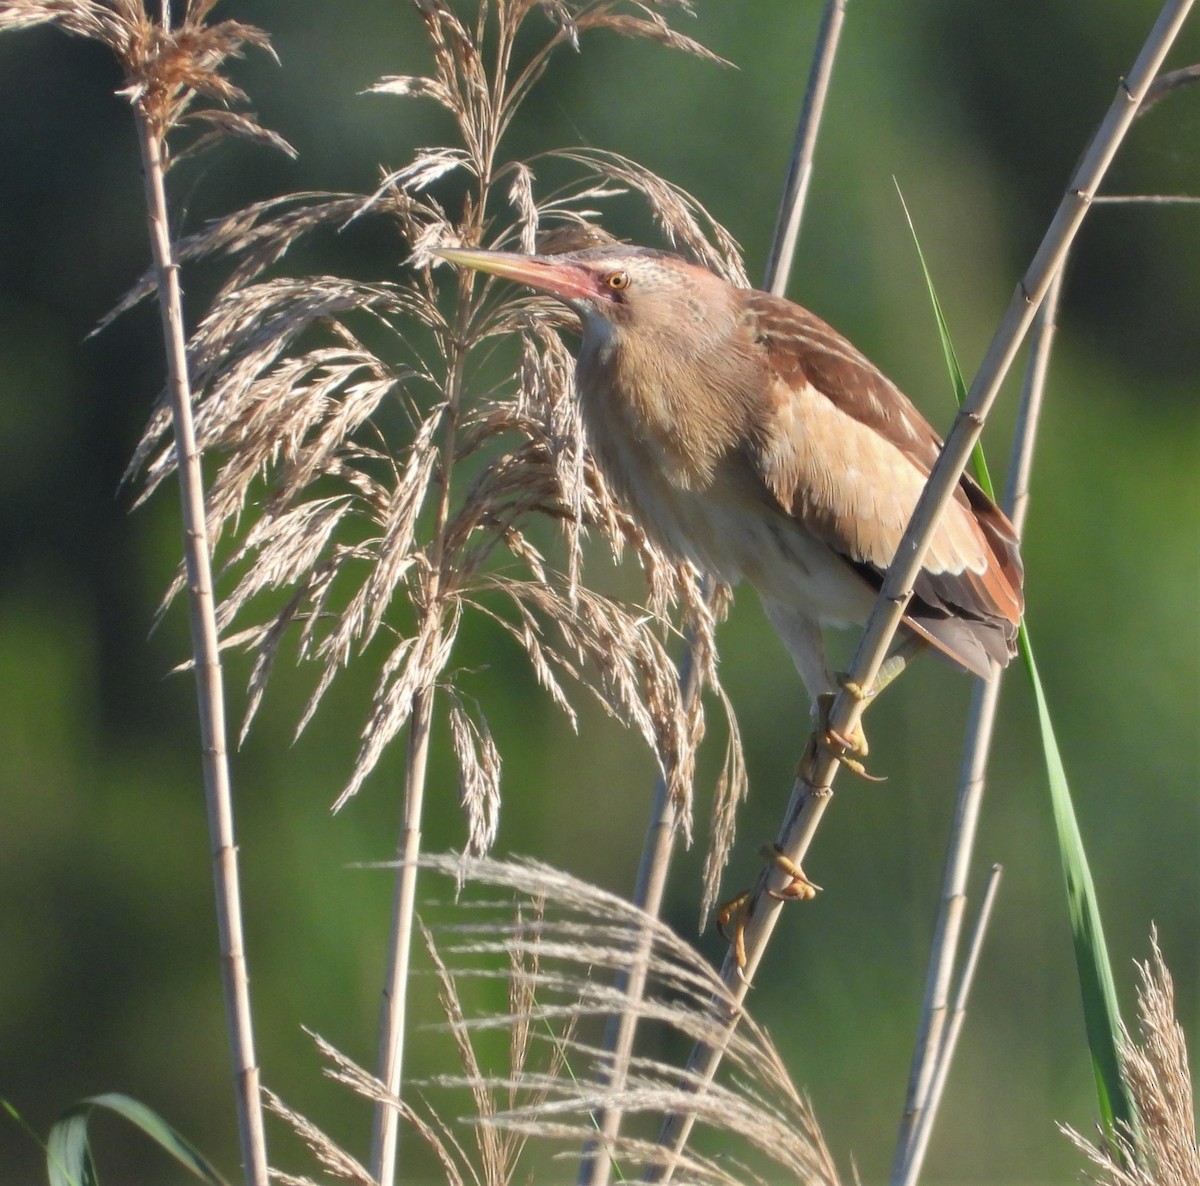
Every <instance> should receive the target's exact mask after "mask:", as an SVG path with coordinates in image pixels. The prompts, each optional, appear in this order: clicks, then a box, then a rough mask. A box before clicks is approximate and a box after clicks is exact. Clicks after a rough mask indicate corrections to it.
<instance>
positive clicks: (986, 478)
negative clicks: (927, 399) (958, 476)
mask: <svg viewBox="0 0 1200 1186" xmlns="http://www.w3.org/2000/svg"><path fill="white" fill-rule="evenodd" d="M892 184H893V185H895V186H896V193H897V194H899V195H900V206H901V208H902V209H903V210H904V218H905V220H906V221H907V222H908V230H909V233H910V234H911V235H912V241H913V246H914V247H916V249H917V259H918V260H919V261H920V263H921V271H922V272H923V273H924V276H925V291H926V292H928V293H929V300H930V302H931V303H932V304H933V316H934V319H935V320H936V321H937V327H938V337H939V338H940V339H941V342H942V354H943V355H944V356H945V359H946V370H947V371H948V372H949V374H950V382H951V383H952V384H953V386H954V399H955V401H956V402H957V404H958V406H959V407H960V408H961V407H962V405H963V402H964V401H965V400H966V398H967V384H966V382H965V380H964V379H963V373H962V367H960V366H959V365H958V355H957V354H956V353H955V352H954V343H953V342H952V341H951V340H950V327H949V325H948V324H947V323H946V318H945V315H944V314H943V313H942V302H941V301H939V300H938V298H937V292H936V291H935V290H934V287H933V277H932V276H931V275H930V274H929V266H928V264H926V263H925V253H924V252H923V251H922V250H921V241H920V240H919V239H918V238H917V228H916V226H915V225H914V224H913V220H912V215H911V214H910V213H909V212H908V203H907V202H905V200H904V194H902V193H901V192H900V184H899V182H897V181H896V179H895V178H894V177H893V178H892ZM971 463H972V465H973V466H974V469H975V480H976V481H977V482H978V483H979V485H980V486H981V487H982V489H983V492H984V494H986V495H987V496H988V498H990V499H992V501H993V502H994V501H995V499H996V494H995V491H994V490H993V488H992V475H991V473H990V471H989V470H988V464H987V458H985V457H984V455H983V446H982V445H981V444H979V443H978V442H976V444H975V449H974V452H972V454H971Z"/></svg>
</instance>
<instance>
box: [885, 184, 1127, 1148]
mask: <svg viewBox="0 0 1200 1186" xmlns="http://www.w3.org/2000/svg"><path fill="white" fill-rule="evenodd" d="M896 192H897V193H899V192H900V187H899V185H897V186H896ZM900 204H901V206H902V207H903V208H904V217H905V219H907V221H908V229H909V231H910V232H911V234H912V238H913V243H914V245H915V246H916V249H917V258H918V259H919V260H920V263H921V271H922V272H923V273H924V275H925V286H926V288H927V290H928V292H929V299H930V301H931V302H932V304H933V313H934V317H935V318H936V319H937V327H938V335H939V336H940V338H941V342H942V352H943V354H944V355H945V358H946V369H947V371H948V372H949V374H950V380H951V383H952V384H953V386H954V394H955V398H956V399H957V400H958V403H959V404H960V405H961V404H962V402H963V400H964V399H965V398H966V384H965V382H964V381H963V375H962V369H961V368H960V367H959V365H958V358H957V356H956V354H955V351H954V344H953V342H952V341H951V339H950V330H949V327H948V325H947V324H946V318H945V316H944V315H943V313H942V306H941V302H940V301H939V300H938V298H937V293H936V292H935V291H934V286H933V278H932V276H931V275H930V273H929V268H928V266H927V265H926V263H925V255H924V253H923V252H922V251H921V244H920V242H919V240H918V239H917V231H916V227H915V226H914V225H913V220H912V216H911V215H910V214H909V210H908V206H907V205H906V204H905V202H904V195H903V194H900ZM974 465H975V473H976V478H977V480H978V481H979V484H980V486H982V487H983V489H984V491H985V492H986V493H987V495H988V496H989V497H990V498H994V497H995V495H994V494H993V492H992V491H993V488H992V482H991V476H990V474H989V473H988V468H987V462H986V461H985V459H984V456H983V449H982V447H981V446H980V445H978V444H977V445H976V446H975V453H974ZM1019 646H1020V652H1021V657H1022V659H1023V660H1024V663H1025V668H1026V670H1027V671H1028V673H1029V681H1030V685H1031V686H1032V688H1033V695H1034V700H1035V702H1036V704H1037V710H1038V725H1039V731H1040V733H1041V738H1042V750H1043V753H1044V755H1045V762H1046V776H1047V782H1048V784H1049V790H1050V802H1051V807H1052V810H1053V813H1054V826H1055V831H1056V833H1057V836H1058V851H1059V857H1060V859H1061V861H1062V867H1063V876H1064V878H1065V881H1066V890H1067V911H1068V915H1069V917H1070V922H1071V938H1072V943H1073V946H1074V949H1075V966H1076V969H1077V972H1078V975H1079V991H1080V996H1081V998H1082V1002H1083V1020H1084V1029H1085V1031H1086V1033H1087V1042H1088V1049H1089V1052H1090V1054H1091V1059H1092V1070H1093V1073H1094V1074H1095V1077H1096V1096H1097V1099H1098V1101H1099V1105H1100V1117H1101V1120H1102V1122H1103V1124H1104V1129H1105V1132H1106V1133H1107V1134H1108V1136H1109V1137H1110V1138H1111V1137H1112V1136H1113V1135H1114V1133H1115V1132H1116V1131H1117V1127H1116V1126H1117V1125H1125V1126H1127V1130H1128V1131H1133V1130H1134V1129H1135V1127H1136V1125H1137V1110H1136V1108H1135V1106H1134V1103H1133V1100H1132V1099H1131V1097H1130V1095H1129V1092H1128V1089H1127V1088H1126V1085H1125V1081H1124V1080H1123V1079H1122V1077H1121V1063H1120V1058H1119V1057H1118V1054H1117V1049H1118V1042H1119V1039H1120V1033H1121V1023H1120V1013H1119V1012H1118V1009H1117V993H1116V988H1115V986H1114V982H1113V974H1112V964H1111V963H1110V962H1109V958H1108V948H1107V946H1106V944H1105V942H1104V928H1103V925H1102V924H1101V921H1100V907H1099V903H1098V902H1097V900H1096V887H1095V885H1094V883H1093V882H1092V875H1091V870H1090V869H1089V867H1088V861H1087V854H1086V853H1085V851H1084V847H1083V837H1082V835H1081V834H1080V831H1079V825H1078V823H1077V821H1076V819H1075V808H1074V805H1073V804H1072V801H1071V790H1070V787H1069V785H1068V783H1067V775H1066V769H1065V767H1064V766H1063V761H1062V755H1061V753H1060V752H1059V748H1058V741H1057V739H1056V737H1055V735H1054V725H1053V722H1052V721H1051V719H1050V710H1049V707H1048V706H1047V704H1046V696H1045V692H1044V691H1043V689H1042V684H1041V680H1040V679H1039V678H1038V671H1037V666H1036V664H1035V663H1034V659H1033V648H1032V646H1031V645H1030V641H1029V632H1028V630H1027V628H1026V626H1025V624H1024V623H1022V624H1021V629H1020V634H1019ZM1114 1147H1115V1146H1114Z"/></svg>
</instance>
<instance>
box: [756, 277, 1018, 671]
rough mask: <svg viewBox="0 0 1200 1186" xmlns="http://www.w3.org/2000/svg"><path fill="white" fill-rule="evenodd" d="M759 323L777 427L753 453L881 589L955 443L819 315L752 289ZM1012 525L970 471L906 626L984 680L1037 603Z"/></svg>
mask: <svg viewBox="0 0 1200 1186" xmlns="http://www.w3.org/2000/svg"><path fill="white" fill-rule="evenodd" d="M744 316H745V323H746V328H747V330H748V331H749V332H750V334H752V336H753V338H754V341H755V345H756V347H757V348H758V349H757V351H756V353H758V354H759V356H760V357H762V358H764V359H765V364H764V365H765V366H766V368H767V372H768V373H767V375H766V379H767V382H766V383H765V384H764V386H763V388H762V389H763V390H765V391H766V392H767V395H766V396H765V397H764V398H765V399H766V400H767V401H768V406H767V407H766V408H763V409H761V411H762V413H763V414H762V415H761V416H760V417H758V418H756V419H757V422H758V423H760V424H763V425H766V426H769V427H768V428H766V429H765V430H764V431H763V433H762V437H761V439H760V440H756V441H754V442H753V443H752V444H751V446H750V450H749V452H750V454H751V456H750V460H751V461H752V463H753V464H754V466H755V468H756V469H757V471H758V473H759V475H760V477H761V478H762V479H763V481H764V483H765V485H766V486H767V488H768V490H769V491H770V493H771V494H772V495H773V496H774V498H775V499H776V500H777V501H778V503H779V505H780V506H781V507H782V508H783V509H785V510H786V511H787V512H788V513H789V514H791V515H793V516H794V517H795V518H797V519H798V520H800V522H801V523H803V525H804V526H805V528H806V529H807V530H808V531H810V532H811V533H812V534H814V535H816V536H817V537H818V538H820V539H821V540H822V541H824V542H825V543H827V544H828V545H829V546H830V547H831V548H833V549H834V550H835V551H836V552H838V553H839V554H840V555H842V556H843V557H845V559H846V561H847V562H848V563H849V564H851V565H852V566H853V567H854V568H855V569H856V570H857V571H858V572H859V573H860V574H861V575H862V576H863V577H864V579H866V580H867V581H868V582H870V583H871V584H872V585H873V586H874V587H876V588H878V586H879V585H880V583H881V582H882V579H883V573H884V571H885V570H886V569H887V566H888V565H889V564H890V563H891V561H892V558H893V557H894V556H895V554H896V548H897V546H898V544H899V542H900V537H901V536H902V535H903V533H904V529H905V527H906V526H907V524H908V520H909V518H910V517H911V515H912V511H913V508H914V507H915V506H916V502H917V499H918V498H919V496H920V493H921V490H922V488H923V487H924V485H925V481H926V479H927V478H928V476H929V472H930V469H931V468H932V467H933V464H934V461H935V460H936V459H937V456H938V453H939V452H940V450H941V446H942V442H941V440H940V438H939V437H938V436H937V434H936V433H935V432H934V431H933V429H932V428H931V427H930V426H929V424H928V422H927V421H926V420H925V418H924V417H923V416H922V415H921V413H920V412H919V411H918V410H917V408H916V407H915V406H914V405H913V404H912V402H911V401H910V400H909V399H908V398H907V397H906V396H905V395H904V394H903V392H901V391H900V390H899V388H897V387H896V385H895V384H894V383H892V382H891V381H890V380H889V379H888V378H887V377H886V376H885V375H884V374H883V373H882V372H881V371H880V370H879V369H878V368H877V367H876V366H874V365H873V364H872V363H871V362H870V361H869V360H868V359H867V358H866V357H865V356H864V355H863V354H862V353H861V352H860V351H858V350H856V349H855V348H854V346H852V345H851V344H850V343H849V342H848V341H847V340H846V339H845V338H843V337H842V336H841V335H840V334H839V333H837V331H836V330H834V329H833V328H831V327H830V326H829V325H827V324H826V323H825V322H824V321H822V320H821V319H820V318H819V317H816V316H815V315H814V314H812V313H809V312H808V311H807V310H805V309H802V308H800V307H799V306H798V305H794V304H792V303H791V302H789V301H784V300H780V299H778V298H776V297H772V296H769V295H767V294H766V293H759V292H752V293H747V299H746V305H745V314H744ZM1021 584H1022V569H1021V561H1020V556H1019V553H1018V550H1017V540H1016V534H1015V532H1014V531H1013V527H1012V524H1011V523H1009V521H1008V519H1007V518H1006V517H1005V516H1004V514H1003V513H1002V512H1001V511H1000V510H999V508H997V507H996V506H995V504H994V503H992V501H991V500H990V499H989V498H988V497H987V496H986V495H985V494H984V493H983V491H982V490H980V488H979V486H978V485H977V484H976V483H975V482H973V481H972V480H971V479H970V478H968V477H966V476H964V477H963V479H962V480H961V481H960V483H959V487H958V490H957V491H956V494H955V499H954V501H953V502H952V503H951V505H950V506H949V507H948V508H947V511H946V514H945V516H944V517H943V519H942V521H941V523H940V524H939V526H938V529H937V531H936V532H935V534H934V538H933V542H932V545H931V547H930V549H929V552H928V554H927V555H926V558H925V566H924V568H923V569H922V571H921V573H920V575H919V577H918V579H917V581H916V583H915V587H914V596H913V599H912V601H911V602H910V603H909V607H908V613H907V616H906V622H907V624H908V625H909V627H910V628H911V629H913V630H915V631H916V632H917V633H919V634H921V635H923V636H924V637H925V638H927V639H928V640H929V641H930V642H931V643H933V644H934V646H935V647H937V648H938V649H939V650H941V651H942V652H943V653H944V654H945V655H946V657H948V658H950V659H952V660H954V661H955V662H957V663H958V664H960V665H961V666H964V667H966V668H968V669H969V670H971V671H974V672H976V673H977V674H981V675H986V674H987V673H988V662H987V660H988V658H989V657H990V658H994V659H996V660H997V662H999V663H1000V664H1001V665H1003V664H1004V663H1006V662H1007V661H1008V660H1009V658H1011V657H1012V655H1013V653H1014V646H1015V638H1016V625H1017V622H1018V621H1019V619H1020V615H1021V611H1022V608H1023V602H1022V596H1021Z"/></svg>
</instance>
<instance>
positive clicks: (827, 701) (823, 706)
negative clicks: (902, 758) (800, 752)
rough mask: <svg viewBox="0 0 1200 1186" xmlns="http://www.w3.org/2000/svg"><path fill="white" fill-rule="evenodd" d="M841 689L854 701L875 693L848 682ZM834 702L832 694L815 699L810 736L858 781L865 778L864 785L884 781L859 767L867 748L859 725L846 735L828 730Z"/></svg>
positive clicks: (864, 736)
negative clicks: (865, 691)
mask: <svg viewBox="0 0 1200 1186" xmlns="http://www.w3.org/2000/svg"><path fill="white" fill-rule="evenodd" d="M842 686H843V687H844V688H845V689H846V691H847V692H849V693H850V695H851V696H853V697H854V698H855V699H856V700H868V699H870V697H871V696H873V695H874V694H875V693H874V692H868V693H863V691H862V689H861V688H860V687H859V686H858V685H857V684H855V683H851V682H850V681H846V682H845V683H844V684H843V685H842ZM834 699H835V696H834V694H833V693H832V692H828V693H826V694H824V695H822V696H818V697H817V729H816V732H815V733H814V734H813V738H814V740H815V743H816V744H817V745H819V746H821V747H822V748H823V749H827V750H829V752H830V753H832V754H833V756H834V757H835V758H837V760H838V761H839V762H841V764H842V765H843V766H845V767H846V769H847V770H849V771H850V772H851V773H852V774H857V775H858V777H859V778H865V779H866V780H867V782H886V781H887V780H886V777H885V776H882V775H878V774H868V773H867V769H866V767H865V766H864V765H863V764H862V761H861V759H862V758H865V757H866V756H867V754H868V753H870V748H869V747H868V745H867V735H866V734H865V733H864V732H863V728H862V725H861V724H857V725H855V726H854V728H853V730H852V731H851V732H850V733H848V734H847V733H840V732H838V730H836V729H831V728H830V727H829V710H830V709H831V708H832V707H833V701H834ZM806 756H807V755H806ZM803 767H804V762H803V761H802V762H801V772H802V771H803Z"/></svg>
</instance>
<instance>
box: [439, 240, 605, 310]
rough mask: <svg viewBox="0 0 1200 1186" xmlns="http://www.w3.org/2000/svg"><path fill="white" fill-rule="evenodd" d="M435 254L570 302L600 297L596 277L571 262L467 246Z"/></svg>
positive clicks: (449, 248) (442, 250)
mask: <svg viewBox="0 0 1200 1186" xmlns="http://www.w3.org/2000/svg"><path fill="white" fill-rule="evenodd" d="M432 254H434V255H436V256H438V257H439V258H441V259H444V260H445V261H446V262H447V263H451V264H454V265H456V266H457V267H460V268H474V269H475V270H476V271H477V272H487V273H488V274H489V275H491V276H501V277H503V278H504V279H505V280H515V281H516V282H517V283H518V284H527V285H529V287H530V288H536V289H538V290H539V291H540V292H548V293H549V294H550V295H551V296H556V297H558V299H559V300H560V301H566V302H568V303H570V302H571V301H575V300H581V299H594V298H595V296H596V295H597V283H596V279H595V277H594V276H593V275H592V274H591V273H590V272H588V270H587V269H586V268H584V267H581V266H580V265H579V264H577V263H574V262H573V261H571V260H565V259H554V258H552V257H550V256H544V255H519V254H518V253H517V252H515V251H484V250H482V249H478V248H467V247H439V248H438V249H437V250H436V251H434V252H433V253H432Z"/></svg>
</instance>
